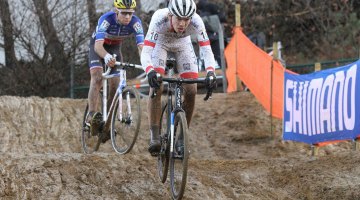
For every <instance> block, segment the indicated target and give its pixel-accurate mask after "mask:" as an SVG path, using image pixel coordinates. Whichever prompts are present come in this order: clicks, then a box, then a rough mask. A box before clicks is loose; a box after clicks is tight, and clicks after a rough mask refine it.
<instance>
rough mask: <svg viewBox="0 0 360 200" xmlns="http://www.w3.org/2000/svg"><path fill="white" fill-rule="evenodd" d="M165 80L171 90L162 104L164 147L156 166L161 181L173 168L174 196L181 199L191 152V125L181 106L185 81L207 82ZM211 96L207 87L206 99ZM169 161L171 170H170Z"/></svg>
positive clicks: (203, 79) (203, 81) (161, 125)
mask: <svg viewBox="0 0 360 200" xmlns="http://www.w3.org/2000/svg"><path fill="white" fill-rule="evenodd" d="M211 78H212V77H211ZM162 81H165V82H167V83H168V89H167V100H166V102H164V103H163V107H162V112H161V118H160V131H161V134H160V143H161V150H160V153H158V155H157V166H158V167H157V169H158V175H159V178H160V180H161V182H162V183H165V182H166V179H167V174H168V171H170V187H171V195H172V198H173V199H181V198H182V197H183V195H184V191H185V185H186V181H187V170H188V159H189V155H190V152H189V144H188V131H189V130H188V124H187V121H186V115H185V111H184V110H183V108H182V84H183V83H187V84H194V83H203V84H205V78H201V79H182V78H162ZM211 81H212V80H211ZM155 95H157V94H156V91H155V92H154V93H153V94H152V95H151V96H152V97H153V96H155ZM211 95H212V89H209V88H208V91H207V93H206V96H205V98H204V100H205V101H206V100H208V99H209V98H210V97H211ZM173 97H174V101H173ZM169 164H170V169H168V168H169Z"/></svg>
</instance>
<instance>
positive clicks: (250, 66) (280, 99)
mask: <svg viewBox="0 0 360 200" xmlns="http://www.w3.org/2000/svg"><path fill="white" fill-rule="evenodd" d="M234 32H235V33H234V36H233V37H232V39H231V41H230V43H229V44H228V45H227V47H226V49H225V58H226V62H227V66H228V67H227V69H226V78H227V80H228V88H227V92H235V91H237V81H236V76H238V77H239V79H241V81H242V82H244V83H245V85H246V86H247V87H248V88H249V89H250V91H251V93H252V94H254V96H255V97H256V99H257V100H258V101H259V102H260V103H261V104H262V106H263V107H264V108H265V109H266V110H267V111H268V112H269V113H270V112H272V116H273V117H277V118H280V119H282V118H283V105H284V72H285V71H286V72H289V73H293V74H295V72H292V71H290V70H287V69H285V68H284V67H283V66H282V64H281V63H280V62H278V61H276V60H274V59H273V58H272V57H271V56H270V55H268V54H267V53H266V52H264V51H263V50H262V49H260V48H259V47H257V46H256V45H255V44H254V43H252V42H251V41H250V40H249V39H248V38H247V37H246V35H245V34H244V33H243V32H242V30H241V28H240V27H235V28H234ZM271 72H272V76H271ZM271 79H272V90H271ZM271 97H272V99H271ZM271 101H272V110H271V108H270V102H271ZM359 138H360V136H359ZM341 141H344V140H336V141H327V142H320V143H317V144H316V145H317V146H319V147H320V146H325V145H328V144H333V143H338V142H341Z"/></svg>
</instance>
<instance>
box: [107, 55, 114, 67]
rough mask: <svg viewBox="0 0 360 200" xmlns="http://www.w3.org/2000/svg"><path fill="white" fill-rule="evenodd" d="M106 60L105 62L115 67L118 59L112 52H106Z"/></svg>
mask: <svg viewBox="0 0 360 200" xmlns="http://www.w3.org/2000/svg"><path fill="white" fill-rule="evenodd" d="M104 61H105V64H106V65H107V66H109V67H114V66H115V62H116V59H115V57H114V56H112V55H110V54H108V53H107V54H106V55H105V57H104Z"/></svg>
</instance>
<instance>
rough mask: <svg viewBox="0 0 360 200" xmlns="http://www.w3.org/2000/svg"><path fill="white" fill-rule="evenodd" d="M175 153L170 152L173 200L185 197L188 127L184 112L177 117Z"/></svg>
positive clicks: (174, 141)
mask: <svg viewBox="0 0 360 200" xmlns="http://www.w3.org/2000/svg"><path fill="white" fill-rule="evenodd" d="M173 144H174V148H173V152H170V186H171V195H172V198H173V199H181V198H182V197H183V195H184V191H185V185H186V181H187V170H188V159H189V154H190V153H189V150H188V125H187V122H186V117H185V113H184V112H177V113H176V115H175V125H174V138H173Z"/></svg>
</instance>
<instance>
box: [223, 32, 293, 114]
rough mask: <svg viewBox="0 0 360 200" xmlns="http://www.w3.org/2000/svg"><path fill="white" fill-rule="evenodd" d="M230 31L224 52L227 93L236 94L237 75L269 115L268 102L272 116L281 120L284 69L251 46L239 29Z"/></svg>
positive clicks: (261, 51) (252, 44) (264, 53)
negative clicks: (232, 32)
mask: <svg viewBox="0 0 360 200" xmlns="http://www.w3.org/2000/svg"><path fill="white" fill-rule="evenodd" d="M234 31H235V34H234V36H233V37H232V39H231V41H230V43H229V44H228V46H227V47H226V49H225V58H226V61H227V66H228V68H227V70H226V77H227V79H228V88H227V92H234V91H236V88H237V86H236V76H238V77H239V78H240V79H241V81H243V82H244V83H245V85H246V86H247V87H248V88H249V89H250V91H251V93H253V94H254V95H255V97H256V98H257V99H258V101H259V102H260V103H261V104H262V105H263V106H264V108H265V109H266V110H267V111H268V112H271V109H270V102H271V101H272V116H274V117H277V118H282V115H283V92H284V70H285V68H284V67H283V66H282V64H281V63H280V62H278V61H275V60H273V58H272V57H271V56H269V55H268V54H267V53H266V52H264V51H263V50H261V49H260V48H259V47H257V46H256V45H255V44H254V43H252V42H251V41H250V40H249V39H248V38H247V37H246V35H244V33H243V32H242V31H241V28H240V27H236V28H234ZM271 71H272V77H271ZM291 73H292V72H291ZM271 78H272V83H273V84H272V91H271ZM270 93H272V100H271V96H270Z"/></svg>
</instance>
